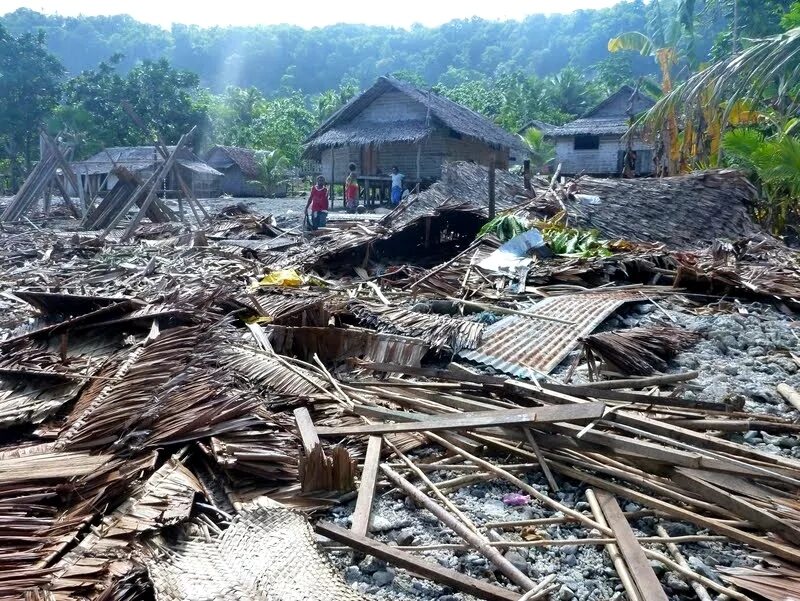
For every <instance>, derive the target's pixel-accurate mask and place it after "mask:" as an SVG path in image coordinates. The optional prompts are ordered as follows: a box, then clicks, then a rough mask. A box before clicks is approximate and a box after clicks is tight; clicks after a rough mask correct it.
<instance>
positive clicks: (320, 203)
mask: <svg viewBox="0 0 800 601" xmlns="http://www.w3.org/2000/svg"><path fill="white" fill-rule="evenodd" d="M308 207H311V229H312V230H316V229H319V228H321V227H325V225H326V224H327V223H328V189H327V188H326V187H325V178H324V177H322V176H321V175H320V176H319V177H317V184H316V185H315V186H314V187H313V188H311V194H309V195H308V202H307V203H306V213H307V212H308Z"/></svg>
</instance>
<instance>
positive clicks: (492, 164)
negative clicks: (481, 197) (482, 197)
mask: <svg viewBox="0 0 800 601" xmlns="http://www.w3.org/2000/svg"><path fill="white" fill-rule="evenodd" d="M496 163H497V159H496V158H495V155H494V153H492V156H491V158H490V159H489V219H494V213H495V207H494V179H495V166H496Z"/></svg>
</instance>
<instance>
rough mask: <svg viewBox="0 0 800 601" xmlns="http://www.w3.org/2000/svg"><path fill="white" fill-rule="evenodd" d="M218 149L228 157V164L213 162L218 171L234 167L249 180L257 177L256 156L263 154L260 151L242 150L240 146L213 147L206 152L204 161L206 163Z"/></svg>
mask: <svg viewBox="0 0 800 601" xmlns="http://www.w3.org/2000/svg"><path fill="white" fill-rule="evenodd" d="M216 149H219V150H221V151H222V153H223V154H224V155H225V156H226V157H228V159H229V160H230V162H229V163H222V162H215V163H214V165H213V166H214V167H218V168H220V169H228V168H229V167H232V166H233V165H236V166H237V167H239V169H241V171H242V174H243V175H244V176H245V177H248V178H250V179H255V178H257V177H258V176H259V167H258V155H259V153H263V152H264V151H262V150H255V149H254V148H242V147H240V146H222V145H219V146H214V147H213V148H211V149H210V150H209V151H208V152H206V155H205V159H206V161H208V160H209V159H210V158H211V156H212V154H213V153H214V150H216Z"/></svg>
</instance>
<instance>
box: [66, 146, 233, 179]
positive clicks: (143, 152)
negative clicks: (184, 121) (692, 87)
mask: <svg viewBox="0 0 800 601" xmlns="http://www.w3.org/2000/svg"><path fill="white" fill-rule="evenodd" d="M167 150H168V151H169V152H170V153H172V152H175V146H167ZM163 162H164V158H163V157H162V156H161V154H159V152H158V151H157V150H156V148H155V146H112V147H111V148H106V149H105V150H101V151H100V152H98V153H97V154H95V155H92V156H90V157H89V158H88V159H86V160H85V161H78V162H75V163H72V164H71V166H72V169H73V171H75V173H76V174H77V175H100V174H103V173H111V171H112V170H113V169H114V167H115V166H117V167H124V168H125V169H127V170H128V171H131V172H134V173H136V172H139V171H147V170H150V169H152V168H153V166H154V165H156V164H157V163H163ZM176 162H177V163H178V165H180V166H181V167H183V168H185V169H188V170H189V171H193V172H195V173H205V174H209V175H219V176H221V175H222V174H221V173H220V172H219V171H217V170H216V169H214V168H212V167H211V166H209V165H207V164H206V163H205V162H203V161H201V160H200V159H199V158H198V157H197V155H195V154H194V153H193V152H192V151H191V150H189V149H188V148H182V149H181V151H180V153H179V154H178V158H177V160H176Z"/></svg>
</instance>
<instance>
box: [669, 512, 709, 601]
mask: <svg viewBox="0 0 800 601" xmlns="http://www.w3.org/2000/svg"><path fill="white" fill-rule="evenodd" d="M656 532H657V533H658V535H659V536H662V537H664V538H665V539H669V538H670V537H669V533H668V532H667V531H666V530H664V527H663V526H662V525H661V524H659V525H658V526H656ZM665 544H666V546H667V549H668V550H669V552H670V555H672V557H674V558H675V561H677V562H678V563H679V564H680V565H682V566H683V567H684V568H688V567H689V564H688V563H687V561H686V559H684V557H683V554H682V553H681V551H680V549H678V547H677V545H675V541H674V540H671V541H669V542H666V543H665ZM689 584H690V585H691V587H692V588H693V589H694V592H695V594H697V598H698V599H699V600H700V601H711V595H709V594H708V591H707V590H706V587H704V586H703V585H702V584H700V583H699V582H697V581H696V580H692V581H690V582H689Z"/></svg>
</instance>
